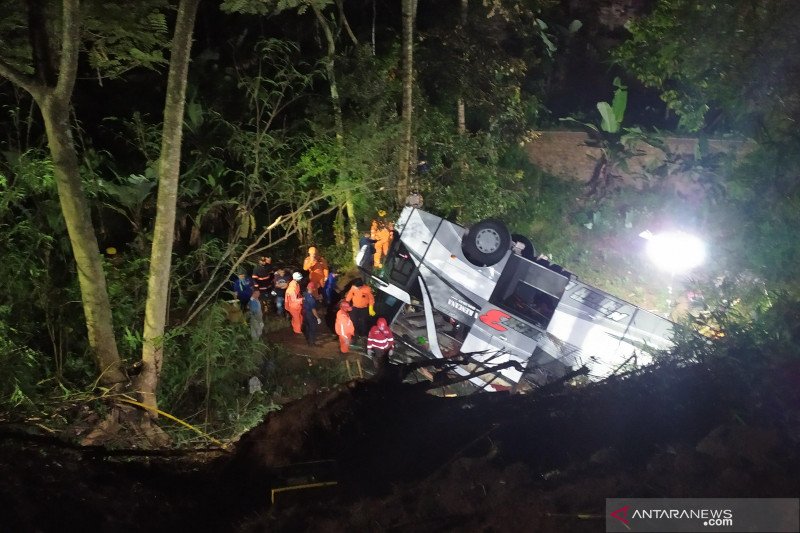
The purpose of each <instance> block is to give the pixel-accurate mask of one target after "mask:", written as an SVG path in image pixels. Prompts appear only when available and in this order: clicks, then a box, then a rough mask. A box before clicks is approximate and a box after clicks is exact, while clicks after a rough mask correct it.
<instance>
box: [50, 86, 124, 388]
mask: <svg viewBox="0 0 800 533" xmlns="http://www.w3.org/2000/svg"><path fill="white" fill-rule="evenodd" d="M62 96H64V95H56V94H51V95H48V96H46V97H45V99H44V101H43V102H41V103H40V105H39V107H40V109H41V111H42V117H43V118H44V124H45V130H46V132H47V142H48V144H49V146H50V154H51V157H52V158H53V173H54V174H55V178H56V186H57V187H58V199H59V202H60V204H61V213H62V214H63V216H64V222H65V224H66V226H67V233H68V234H69V240H70V244H71V245H72V254H73V256H74V258H75V264H76V266H77V270H78V282H79V284H80V288H81V300H82V301H83V313H84V315H85V318H86V329H87V332H88V338H89V346H90V348H91V350H92V355H93V357H94V359H95V364H96V365H97V369H98V372H99V373H100V383H102V384H103V385H105V386H112V385H114V384H116V383H121V382H123V381H125V380H126V377H125V373H124V372H123V371H122V368H121V362H120V357H119V352H118V351H117V342H116V339H115V337H114V328H113V321H112V316H111V304H110V302H109V299H108V290H107V289H106V276H105V273H104V272H103V264H102V261H101V255H100V250H99V246H98V244H97V237H96V236H95V232H94V227H93V226H92V215H91V211H90V209H89V204H88V202H87V200H86V195H85V194H84V191H83V186H82V184H81V176H80V169H79V167H78V156H77V154H76V152H75V145H74V144H73V140H72V134H71V131H70V126H69V95H66V96H67V98H66V100H65V99H64V98H63V97H62Z"/></svg>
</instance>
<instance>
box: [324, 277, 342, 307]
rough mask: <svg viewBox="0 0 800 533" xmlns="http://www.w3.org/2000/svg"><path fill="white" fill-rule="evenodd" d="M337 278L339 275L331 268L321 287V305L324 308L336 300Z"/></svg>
mask: <svg viewBox="0 0 800 533" xmlns="http://www.w3.org/2000/svg"><path fill="white" fill-rule="evenodd" d="M338 277H339V273H338V272H336V269H334V268H332V269H331V270H330V272H329V273H328V277H327V279H326V280H325V285H324V286H323V287H322V303H323V305H325V306H326V307H328V306H330V305H331V304H333V302H334V301H335V300H336V296H337V294H336V281H337V278H338Z"/></svg>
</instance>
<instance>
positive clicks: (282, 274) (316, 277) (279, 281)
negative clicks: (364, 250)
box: [232, 237, 394, 367]
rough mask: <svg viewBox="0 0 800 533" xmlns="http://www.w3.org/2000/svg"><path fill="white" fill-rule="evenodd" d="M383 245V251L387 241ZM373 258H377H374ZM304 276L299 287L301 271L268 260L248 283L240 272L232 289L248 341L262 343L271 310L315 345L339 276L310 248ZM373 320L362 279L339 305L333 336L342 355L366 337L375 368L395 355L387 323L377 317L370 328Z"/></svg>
mask: <svg viewBox="0 0 800 533" xmlns="http://www.w3.org/2000/svg"><path fill="white" fill-rule="evenodd" d="M389 238H390V237H389ZM386 246H387V248H388V241H387V242H386ZM385 253H386V252H385V251H384V252H383V255H385ZM375 255H376V257H377V256H378V254H377V253H376V254H375ZM303 271H305V272H306V273H307V279H308V281H307V283H303V281H304V280H305V279H306V276H305V275H304V274H303V272H301V271H295V272H291V271H290V270H289V269H285V268H280V269H277V270H274V269H273V267H272V259H271V258H270V257H268V256H262V257H260V258H259V260H258V264H257V265H256V267H255V269H254V270H253V273H252V276H250V277H249V278H248V277H247V275H246V273H245V271H244V270H240V271H239V273H238V276H237V278H236V279H234V280H233V283H232V285H233V287H232V288H233V291H234V292H235V293H236V296H237V298H238V300H239V303H240V307H241V310H242V312H245V313H246V314H247V318H248V322H249V325H250V335H251V337H252V338H253V339H259V338H261V335H262V333H263V330H264V314H265V313H266V312H267V310H268V309H270V307H273V306H274V309H275V313H276V314H277V315H278V316H279V317H283V316H285V314H286V313H288V315H289V316H290V317H291V327H292V331H293V332H294V333H296V334H303V335H304V336H305V338H306V341H307V343H308V344H309V345H312V346H313V345H316V342H317V335H318V331H319V326H320V325H321V324H322V315H323V309H332V308H333V305H334V304H335V303H336V300H337V297H338V293H337V291H336V286H337V282H338V273H337V272H336V270H335V269H332V268H330V266H329V265H328V262H327V261H326V260H325V258H324V257H322V255H321V254H320V253H319V251H318V250H317V248H316V247H313V246H312V247H311V248H309V249H308V255H307V256H306V258H305V260H304V261H303ZM290 272H291V274H290ZM375 315H376V313H375V296H374V294H373V292H372V288H371V287H370V286H369V285H367V284H366V283H364V281H363V280H362V279H361V278H356V279H354V280H353V281H352V284H351V286H350V289H349V290H348V292H347V293H346V295H345V296H344V298H342V299H341V301H340V302H339V303H338V311H337V313H336V320H335V322H334V332H335V333H336V335H337V336H338V337H339V350H340V352H341V353H342V354H347V353H349V352H350V347H351V346H352V345H353V342H354V340H355V339H357V338H359V337H362V338H366V346H365V347H366V351H367V354H368V355H369V356H371V357H373V358H374V359H375V361H376V364H377V365H378V366H379V367H380V366H381V364H382V363H383V362H385V361H386V360H387V358H388V357H389V356H390V355H392V354H393V353H394V338H393V335H392V332H391V329H389V325H388V323H387V321H386V319H384V318H382V317H381V318H378V319H377V322H376V324H375V325H374V326H372V327H370V325H371V324H370V322H371V319H372V317H375Z"/></svg>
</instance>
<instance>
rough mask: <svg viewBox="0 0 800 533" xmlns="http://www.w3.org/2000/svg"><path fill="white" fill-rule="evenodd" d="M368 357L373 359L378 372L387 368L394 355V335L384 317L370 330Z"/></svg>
mask: <svg viewBox="0 0 800 533" xmlns="http://www.w3.org/2000/svg"><path fill="white" fill-rule="evenodd" d="M367 355H368V356H370V357H372V358H373V359H372V360H373V362H374V363H375V368H376V369H377V371H378V372H381V370H382V369H383V367H384V366H386V363H387V362H388V361H389V357H390V356H392V355H394V335H393V334H392V330H391V329H389V324H387V323H386V319H385V318H383V317H380V318H379V319H378V322H377V324H375V325H374V326H372V327H371V328H370V330H369V336H368V337H367Z"/></svg>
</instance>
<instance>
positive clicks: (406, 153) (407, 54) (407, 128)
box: [397, 0, 417, 205]
mask: <svg viewBox="0 0 800 533" xmlns="http://www.w3.org/2000/svg"><path fill="white" fill-rule="evenodd" d="M402 1H403V4H402V16H403V110H402V116H401V138H400V158H399V159H400V161H399V164H400V168H399V173H398V178H397V200H398V203H399V204H400V205H403V204H404V203H405V200H406V196H408V192H409V188H410V181H411V174H410V172H411V131H412V120H413V113H414V106H413V96H414V94H413V87H414V14H415V11H416V5H417V2H416V0H402Z"/></svg>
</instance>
